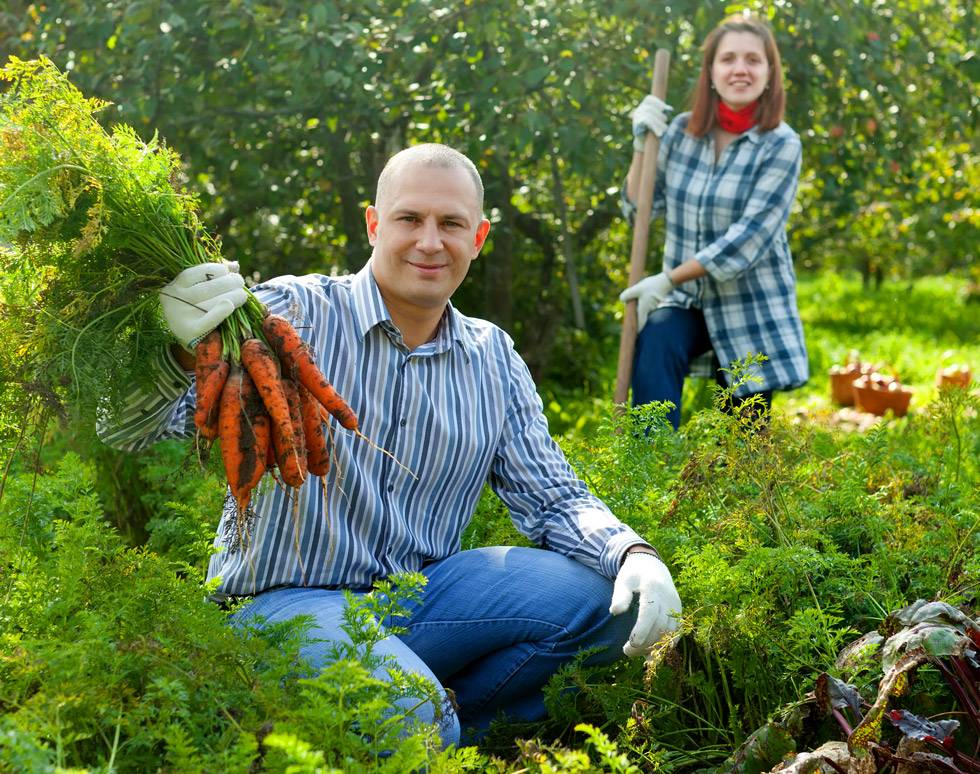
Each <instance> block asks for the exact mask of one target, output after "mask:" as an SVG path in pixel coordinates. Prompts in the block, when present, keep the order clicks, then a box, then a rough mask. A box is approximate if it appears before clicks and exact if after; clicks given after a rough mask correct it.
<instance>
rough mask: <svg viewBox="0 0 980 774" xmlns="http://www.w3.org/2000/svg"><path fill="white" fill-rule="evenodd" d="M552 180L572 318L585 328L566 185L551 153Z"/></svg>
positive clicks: (580, 326) (578, 325)
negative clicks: (566, 200)
mask: <svg viewBox="0 0 980 774" xmlns="http://www.w3.org/2000/svg"><path fill="white" fill-rule="evenodd" d="M551 180H552V183H553V185H554V188H553V189H552V193H553V194H554V197H555V208H556V210H557V215H558V218H559V220H560V222H561V251H562V255H563V256H564V258H565V278H566V280H567V281H568V292H569V294H570V295H571V299H572V319H573V320H574V322H575V327H576V328H578V329H579V330H580V331H584V330H585V313H584V312H583V311H582V294H581V292H580V291H579V287H578V270H577V268H576V265H575V246H574V245H573V244H572V235H571V232H570V230H569V228H568V205H567V204H566V203H565V186H564V185H563V184H562V181H561V170H560V169H559V168H558V158H557V157H556V156H555V155H554V154H551Z"/></svg>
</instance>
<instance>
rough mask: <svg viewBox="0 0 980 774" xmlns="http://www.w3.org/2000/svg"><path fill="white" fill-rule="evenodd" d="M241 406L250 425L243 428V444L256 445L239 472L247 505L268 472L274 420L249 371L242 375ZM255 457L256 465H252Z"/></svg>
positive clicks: (249, 452) (248, 452) (247, 454)
mask: <svg viewBox="0 0 980 774" xmlns="http://www.w3.org/2000/svg"><path fill="white" fill-rule="evenodd" d="M241 405H242V413H243V415H244V417H245V421H246V422H247V425H248V427H247V428H245V427H243V428H242V434H241V435H242V444H243V445H247V444H248V443H249V442H251V443H252V444H253V445H254V452H253V451H252V450H251V449H250V450H248V451H247V453H246V456H247V457H248V458H249V460H250V461H249V463H248V465H247V466H246V467H245V469H242V470H240V471H239V474H240V476H241V478H242V489H243V493H244V496H245V498H246V503H247V501H248V498H249V497H250V496H251V493H252V490H253V489H255V487H256V486H258V484H259V481H261V480H262V474H263V473H265V470H266V459H267V457H268V449H269V447H270V446H271V445H272V444H271V442H270V441H271V439H270V435H271V432H272V420H270V419H269V415H268V414H267V413H266V411H265V405H264V404H263V403H262V398H261V396H260V395H259V391H258V389H257V388H256V386H255V383H254V382H253V381H252V378H251V377H250V376H249V375H248V371H245V372H243V373H242V387H241ZM253 457H254V460H255V463H254V465H253V464H251V459H252V458H253Z"/></svg>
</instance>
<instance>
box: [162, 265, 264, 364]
mask: <svg viewBox="0 0 980 774" xmlns="http://www.w3.org/2000/svg"><path fill="white" fill-rule="evenodd" d="M246 298H248V296H247V294H246V292H245V280H243V279H242V275H241V274H239V273H238V263H237V262H235V261H228V262H225V263H201V264H198V265H197V266H191V267H190V268H189V269H184V270H183V271H182V272H181V273H180V274H178V275H177V277H176V279H174V281H173V282H171V283H169V284H168V285H164V286H163V287H162V288H160V306H162V307H163V317H164V319H165V320H166V321H167V325H168V326H170V330H171V331H172V332H173V334H174V336H176V337H177V340H178V341H179V342H180V343H181V344H183V345H184V346H185V347H186V348H188V349H193V348H194V345H195V344H197V342H198V341H200V340H201V339H202V338H204V337H205V336H206V335H207V334H209V333H210V332H211V331H213V330H214V329H215V328H217V327H218V326H219V325H220V324H221V323H222V321H223V320H224V319H225V318H226V317H227V316H228V315H230V314H231V313H232V312H234V311H235V309H237V308H238V307H240V306H241V305H242V304H244V303H245V300H246Z"/></svg>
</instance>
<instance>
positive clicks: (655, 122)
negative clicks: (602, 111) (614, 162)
mask: <svg viewBox="0 0 980 774" xmlns="http://www.w3.org/2000/svg"><path fill="white" fill-rule="evenodd" d="M671 110H673V108H672V107H671V106H670V105H668V104H667V103H666V102H664V101H663V100H662V99H660V97H655V96H653V95H652V94H647V95H646V96H645V97H644V98H643V100H642V101H641V102H640V104H639V105H637V106H636V109H635V110H634V111H633V112H632V113H631V114H630V115H631V116H632V117H633V150H636V151H639V152H640V153H642V152H643V145H644V143H645V142H646V133H647V132H653V133H654V134H655V135H657V137H663V136H664V132H666V131H667V123H668V117H667V114H668V113H669V112H670V111H671Z"/></svg>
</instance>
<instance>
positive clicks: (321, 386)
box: [262, 314, 357, 430]
mask: <svg viewBox="0 0 980 774" xmlns="http://www.w3.org/2000/svg"><path fill="white" fill-rule="evenodd" d="M262 331H263V333H265V337H266V338H267V339H268V340H269V343H270V344H271V345H272V348H273V349H274V350H275V351H276V354H277V355H279V359H280V360H281V361H282V362H283V364H284V365H285V366H286V368H287V373H288V374H289V375H290V376H292V377H293V378H295V379H296V380H297V381H298V382H299V383H300V384H302V385H303V386H304V387H306V389H308V390H309V391H310V392H311V393H313V396H314V397H315V398H316V399H317V400H318V401H320V403H322V404H323V406H324V407H325V408H326V409H327V411H329V412H330V413H331V414H333V416H334V417H335V418H336V419H337V421H338V422H340V424H341V425H342V426H343V427H345V428H347V429H348V430H357V415H356V414H355V413H354V411H353V409H351V407H350V406H348V405H347V402H346V401H345V400H344V399H343V398H342V397H340V394H339V393H338V392H337V391H336V390H335V389H334V388H333V385H332V384H330V382H329V381H327V378H326V377H325V376H324V375H323V373H322V372H321V371H320V369H319V367H318V366H317V364H316V361H315V360H314V359H313V354H312V353H311V352H310V348H309V347H308V346H307V345H306V343H305V342H304V341H303V340H302V339H301V338H300V337H299V334H298V333H296V329H295V328H293V326H292V325H291V324H290V322H289V320H287V319H286V318H285V317H280V316H279V315H275V314H269V315H266V316H265V319H264V320H263V321H262Z"/></svg>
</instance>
